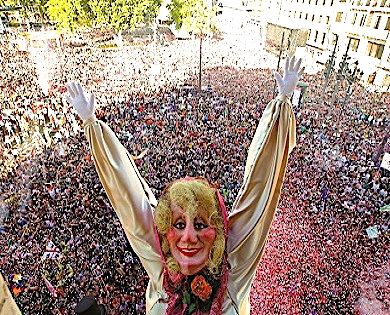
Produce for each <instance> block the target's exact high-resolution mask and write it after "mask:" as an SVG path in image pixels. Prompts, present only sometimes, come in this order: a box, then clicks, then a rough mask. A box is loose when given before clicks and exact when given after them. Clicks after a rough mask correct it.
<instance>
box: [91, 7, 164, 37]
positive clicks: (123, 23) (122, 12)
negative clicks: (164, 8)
mask: <svg viewBox="0 0 390 315" xmlns="http://www.w3.org/2000/svg"><path fill="white" fill-rule="evenodd" d="M161 2H162V0H107V1H103V0H90V1H89V4H90V7H91V10H92V12H93V14H94V16H95V18H96V20H95V23H96V24H97V25H103V26H107V27H111V28H113V29H115V31H117V32H120V31H122V30H124V29H127V28H134V27H135V26H136V25H137V24H139V23H141V22H145V21H146V20H147V19H148V18H150V17H154V16H155V15H156V13H157V10H158V9H159V8H160V6H161Z"/></svg>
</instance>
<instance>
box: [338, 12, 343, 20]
mask: <svg viewBox="0 0 390 315" xmlns="http://www.w3.org/2000/svg"><path fill="white" fill-rule="evenodd" d="M342 18H343V12H337V15H336V22H341V19H342Z"/></svg>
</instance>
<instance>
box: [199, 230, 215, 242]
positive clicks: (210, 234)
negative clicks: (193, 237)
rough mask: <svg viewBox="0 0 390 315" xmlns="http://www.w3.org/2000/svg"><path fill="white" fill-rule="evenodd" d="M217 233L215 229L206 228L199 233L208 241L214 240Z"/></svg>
mask: <svg viewBox="0 0 390 315" xmlns="http://www.w3.org/2000/svg"><path fill="white" fill-rule="evenodd" d="M215 235H216V233H215V230H214V229H204V230H202V231H201V232H200V234H199V236H200V237H201V238H202V239H204V240H207V241H214V239H215Z"/></svg>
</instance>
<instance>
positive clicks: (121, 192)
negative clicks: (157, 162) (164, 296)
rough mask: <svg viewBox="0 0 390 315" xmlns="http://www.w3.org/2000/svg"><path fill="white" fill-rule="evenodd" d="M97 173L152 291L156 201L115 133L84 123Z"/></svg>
mask: <svg viewBox="0 0 390 315" xmlns="http://www.w3.org/2000/svg"><path fill="white" fill-rule="evenodd" d="M84 131H85V135H86V137H87V139H88V142H89V145H90V149H91V153H92V156H93V160H94V162H95V166H96V171H97V173H98V175H99V178H100V181H101V183H102V185H103V187H104V189H105V191H106V194H107V196H108V198H109V200H110V202H111V205H112V206H113V208H114V210H115V212H116V214H117V215H118V217H119V220H120V222H121V224H122V227H123V229H124V231H125V233H126V236H127V239H128V240H129V242H130V244H131V247H132V248H133V250H134V252H135V253H136V254H137V256H138V257H139V258H140V260H141V263H142V265H143V266H144V268H145V270H146V272H147V273H148V275H149V277H150V280H151V284H150V285H151V287H152V288H153V290H158V289H160V285H159V284H158V283H159V282H160V281H159V279H160V276H161V274H162V271H163V267H162V263H161V258H160V254H159V249H158V245H157V241H156V238H155V233H154V223H153V208H154V207H155V206H156V198H155V197H154V195H153V193H152V191H151V190H150V188H149V186H148V184H147V183H146V182H145V180H144V179H143V178H142V177H141V175H140V173H139V172H138V169H137V167H136V165H135V164H134V161H133V159H132V158H131V156H130V154H129V153H128V152H127V150H126V149H125V147H124V146H123V145H122V144H121V143H120V142H119V140H118V138H117V137H116V136H115V134H114V132H113V131H112V130H111V129H110V127H108V126H107V125H106V124H105V123H104V122H102V121H99V120H96V119H92V120H89V121H86V122H85V123H84Z"/></svg>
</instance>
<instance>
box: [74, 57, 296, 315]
mask: <svg viewBox="0 0 390 315" xmlns="http://www.w3.org/2000/svg"><path fill="white" fill-rule="evenodd" d="M302 71H303V69H301V59H300V60H298V61H297V62H295V57H293V58H292V59H291V60H290V59H289V58H288V59H287V61H286V66H285V72H284V76H283V78H282V77H281V75H280V74H279V73H275V78H276V81H277V84H278V90H279V94H278V96H277V98H276V99H274V100H272V101H271V102H270V103H269V104H268V105H267V107H266V108H265V110H264V113H263V115H262V118H261V120H260V122H259V125H258V127H257V130H256V133H255V135H254V138H253V140H252V143H251V145H250V148H249V152H248V158H247V161H246V166H245V174H244V180H243V184H242V187H241V189H240V191H239V194H238V196H237V199H236V201H235V202H234V205H233V209H232V211H231V213H230V215H228V214H227V211H226V208H225V205H224V201H223V199H222V197H221V195H220V193H219V192H218V190H217V189H216V188H214V187H213V185H212V184H210V183H209V182H208V181H207V180H206V179H204V178H198V177H196V178H189V177H186V178H183V179H179V180H175V181H174V182H172V183H170V184H169V185H168V186H167V187H166V188H165V190H164V191H163V193H162V195H161V197H160V199H159V200H158V202H157V201H156V198H155V197H154V195H153V193H152V191H151V189H150V188H149V186H148V184H147V183H146V181H145V180H144V179H143V178H142V177H141V175H140V173H139V171H138V170H137V168H136V165H135V164H134V161H133V159H132V158H131V155H130V154H129V153H128V152H127V151H126V149H125V148H124V146H123V145H121V144H120V142H119V140H118V138H117V137H116V136H115V134H114V132H113V131H112V130H111V129H110V128H109V127H108V126H107V125H106V124H105V123H104V122H102V121H100V120H97V119H96V117H95V114H94V112H95V97H94V95H93V94H92V95H91V97H90V98H88V97H87V96H86V94H85V92H84V90H83V88H82V87H81V85H80V84H77V83H70V84H68V92H69V96H67V100H68V102H69V103H71V104H72V105H73V106H74V108H75V109H76V111H77V113H78V114H79V116H80V117H81V119H82V120H83V122H84V131H85V135H86V137H87V139H88V142H89V144H90V148H91V152H92V154H93V159H94V161H95V165H96V170H97V172H98V174H99V178H100V180H101V182H102V184H103V186H104V189H105V191H106V193H107V195H108V198H109V200H110V202H111V204H112V206H113V208H114V209H115V211H116V213H117V215H118V217H119V219H120V221H121V224H122V226H123V229H124V231H125V233H126V236H127V238H128V240H129V242H130V244H131V246H132V248H133V250H134V251H135V252H136V254H137V255H138V257H139V258H140V260H141V263H142V265H143V266H144V268H145V270H146V272H147V273H148V275H149V277H150V281H149V284H148V288H147V291H146V313H147V314H153V315H161V314H169V315H176V314H177V315H178V314H180V315H187V314H194V315H200V314H213V315H220V314H229V315H233V314H239V315H245V314H249V313H250V303H249V292H250V288H251V284H252V281H253V278H254V276H255V272H256V268H257V266H258V264H259V261H260V258H261V256H262V253H263V251H264V247H265V244H266V240H267V236H268V232H269V229H270V226H271V223H272V220H273V217H274V214H275V210H276V207H277V204H278V200H279V196H280V191H281V187H282V183H283V179H284V175H285V171H286V165H287V160H288V156H289V153H290V152H291V150H292V149H293V147H294V146H295V117H294V113H293V110H292V108H291V103H290V101H289V96H291V94H292V92H293V90H294V88H295V86H296V84H297V82H298V78H299V76H300V75H301V73H302ZM162 163H163V162H162Z"/></svg>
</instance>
